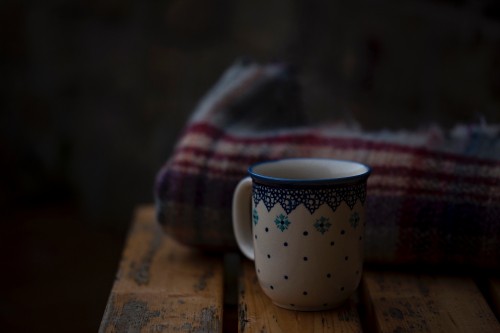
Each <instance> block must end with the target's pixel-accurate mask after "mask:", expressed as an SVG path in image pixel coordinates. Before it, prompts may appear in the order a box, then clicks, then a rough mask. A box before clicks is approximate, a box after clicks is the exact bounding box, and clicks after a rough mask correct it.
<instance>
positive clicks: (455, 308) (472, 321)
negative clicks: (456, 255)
mask: <svg viewBox="0 0 500 333" xmlns="http://www.w3.org/2000/svg"><path fill="white" fill-rule="evenodd" d="M362 290H363V301H364V303H365V306H366V307H367V308H368V317H369V319H370V324H371V325H372V326H371V329H372V330H373V331H374V332H500V325H499V323H498V321H497V319H496V318H495V316H494V314H493V312H492V311H491V309H490V308H489V306H488V304H487V302H486V300H485V299H484V298H483V296H482V294H481V292H480V291H479V289H478V288H477V286H476V285H475V283H474V282H473V281H472V279H470V278H466V277H450V276H430V275H415V274H406V273H389V272H366V273H365V274H364V276H363V284H362Z"/></svg>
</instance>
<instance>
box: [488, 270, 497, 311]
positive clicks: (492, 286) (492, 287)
mask: <svg viewBox="0 0 500 333" xmlns="http://www.w3.org/2000/svg"><path fill="white" fill-rule="evenodd" d="M488 287H489V288H488V292H489V294H490V297H491V305H492V307H493V311H495V314H496V315H497V318H500V278H491V279H490V280H489V286H488Z"/></svg>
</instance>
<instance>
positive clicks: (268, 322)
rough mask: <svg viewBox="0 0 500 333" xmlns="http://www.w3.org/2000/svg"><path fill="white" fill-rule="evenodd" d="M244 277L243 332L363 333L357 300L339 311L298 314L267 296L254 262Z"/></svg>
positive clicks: (245, 266)
mask: <svg viewBox="0 0 500 333" xmlns="http://www.w3.org/2000/svg"><path fill="white" fill-rule="evenodd" d="M242 268H243V273H242V275H241V278H240V296H239V297H240V301H239V308H238V317H239V318H238V328H239V331H240V332H245V333H248V332H273V333H275V332H286V333H293V332H301V333H302V332H361V323H360V318H359V314H358V311H357V309H356V305H355V302H354V297H352V298H351V299H350V300H348V301H347V303H346V304H344V305H343V306H342V307H340V308H339V309H336V310H330V311H321V312H298V311H291V310H286V309H282V308H279V307H277V306H276V305H274V304H273V303H272V302H271V300H270V299H269V298H268V297H267V296H266V295H265V294H264V293H263V291H262V290H261V288H260V285H259V283H258V281H257V276H256V274H255V268H254V266H253V263H252V262H250V261H248V260H246V261H245V262H243V265H242Z"/></svg>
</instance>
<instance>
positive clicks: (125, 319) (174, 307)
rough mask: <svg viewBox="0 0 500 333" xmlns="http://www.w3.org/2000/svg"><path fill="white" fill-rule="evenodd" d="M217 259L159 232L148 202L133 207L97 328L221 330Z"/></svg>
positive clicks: (219, 262)
mask: <svg viewBox="0 0 500 333" xmlns="http://www.w3.org/2000/svg"><path fill="white" fill-rule="evenodd" d="M222 308H223V265H222V258H216V257H208V256H206V255H203V254H202V253H199V252H197V251H195V250H192V249H189V248H187V247H184V246H182V245H180V244H178V243H176V242H174V241H173V240H172V239H171V238H169V237H168V236H165V235H164V234H163V232H162V231H161V228H160V226H159V225H158V224H157V222H156V220H155V216H154V208H153V206H142V207H140V208H138V209H137V210H136V213H135V217H134V221H133V224H132V227H131V231H130V233H129V236H128V239H127V242H126V245H125V249H124V251H123V255H122V260H121V263H120V266H119V270H118V273H117V277H116V280H115V283H114V285H113V288H112V290H111V295H110V297H109V300H108V304H107V306H106V310H105V313H104V316H103V319H102V322H101V327H100V329H99V331H100V332H124V331H125V332H140V331H143V330H144V331H148V332H151V331H152V332H162V331H165V332H167V331H168V332H178V331H182V332H194V331H195V332H221V331H222Z"/></svg>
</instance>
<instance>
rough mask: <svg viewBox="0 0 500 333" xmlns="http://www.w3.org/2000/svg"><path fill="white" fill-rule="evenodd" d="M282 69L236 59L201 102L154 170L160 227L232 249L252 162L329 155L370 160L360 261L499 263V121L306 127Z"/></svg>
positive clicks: (192, 241)
mask: <svg viewBox="0 0 500 333" xmlns="http://www.w3.org/2000/svg"><path fill="white" fill-rule="evenodd" d="M298 95H299V94H298V90H297V84H296V82H295V80H294V78H293V75H291V72H290V70H289V68H288V67H287V66H284V65H281V64H270V65H258V64H255V63H248V62H239V63H236V64H234V65H233V66H231V67H230V68H229V69H228V70H227V71H226V73H224V75H223V76H222V78H221V79H220V80H219V82H217V84H216V85H215V86H214V87H213V88H212V89H211V90H210V91H209V92H208V93H207V95H206V96H205V97H204V98H203V99H202V100H201V102H200V104H199V105H198V107H197V108H196V110H195V111H194V113H193V115H192V117H191V119H190V121H189V122H188V124H187V125H186V128H185V129H184V131H183V133H182V135H181V137H180V138H179V141H178V143H177V146H176V148H175V151H174V153H173V155H172V156H171V157H170V158H169V159H168V161H167V162H166V163H165V164H164V165H163V166H162V168H161V169H160V171H159V172H158V175H157V179H156V185H155V196H156V207H157V217H158V220H159V222H160V223H161V224H162V225H163V228H164V230H165V232H167V233H169V234H170V235H172V236H173V237H174V238H176V239H177V240H179V241H181V242H183V243H185V244H188V245H191V246H195V247H198V248H201V249H207V250H214V251H225V250H232V249H236V244H235V240H234V236H233V231H232V224H231V201H232V194H233V191H234V188H235V186H236V184H237V182H238V181H239V180H240V179H241V178H242V177H244V176H245V174H246V170H247V168H248V166H249V165H250V164H253V163H255V162H259V161H263V160H270V159H278V158H284V157H328V158H336V159H346V160H353V161H359V162H362V163H366V164H368V165H370V166H371V167H372V168H373V173H372V176H371V177H370V178H369V180H368V197H367V200H366V203H365V204H366V214H367V225H366V237H365V239H366V243H365V250H366V255H365V257H366V261H367V262H371V263H386V264H427V265H433V264H436V265H438V264H439V265H446V264H449V265H463V266H473V267H481V268H496V267H497V266H498V263H499V261H500V128H499V127H495V126H487V125H486V124H477V125H469V126H457V127H456V128H454V129H452V130H450V131H444V130H441V129H440V128H438V127H435V128H430V129H426V130H422V131H413V132H404V131H398V132H389V131H382V132H377V133H368V132H364V131H362V130H360V129H359V128H356V127H352V126H347V125H345V124H340V123H335V124H323V125H314V126H313V125H308V126H304V121H303V115H302V114H301V110H300V108H299V107H298V105H299V101H298V97H297V96H298Z"/></svg>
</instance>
